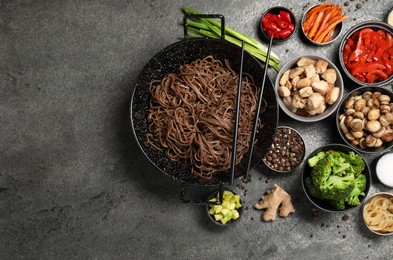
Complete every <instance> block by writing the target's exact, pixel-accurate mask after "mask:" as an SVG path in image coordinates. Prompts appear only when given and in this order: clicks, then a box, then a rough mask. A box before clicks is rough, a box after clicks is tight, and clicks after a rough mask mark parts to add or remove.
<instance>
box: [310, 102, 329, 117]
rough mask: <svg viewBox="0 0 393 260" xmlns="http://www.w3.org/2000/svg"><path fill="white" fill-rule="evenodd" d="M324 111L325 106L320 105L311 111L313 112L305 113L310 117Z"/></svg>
mask: <svg viewBox="0 0 393 260" xmlns="http://www.w3.org/2000/svg"><path fill="white" fill-rule="evenodd" d="M325 110H326V105H325V104H322V105H321V106H320V107H318V108H316V109H313V110H306V111H307V113H308V114H309V115H311V116H315V115H320V114H322V113H323V112H325Z"/></svg>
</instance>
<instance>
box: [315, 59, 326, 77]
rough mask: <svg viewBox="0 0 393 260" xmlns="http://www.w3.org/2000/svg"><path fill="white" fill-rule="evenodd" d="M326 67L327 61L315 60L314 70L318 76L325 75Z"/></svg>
mask: <svg viewBox="0 0 393 260" xmlns="http://www.w3.org/2000/svg"><path fill="white" fill-rule="evenodd" d="M328 66H329V63H327V61H324V60H317V63H316V64H315V70H316V72H317V73H318V74H322V73H325V71H326V70H327V67H328Z"/></svg>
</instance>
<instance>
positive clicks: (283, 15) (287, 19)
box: [279, 10, 292, 23]
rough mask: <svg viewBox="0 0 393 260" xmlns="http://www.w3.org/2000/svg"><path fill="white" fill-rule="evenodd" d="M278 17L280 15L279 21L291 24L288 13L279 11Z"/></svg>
mask: <svg viewBox="0 0 393 260" xmlns="http://www.w3.org/2000/svg"><path fill="white" fill-rule="evenodd" d="M279 15H280V17H281V19H282V20H283V21H285V22H287V23H292V21H291V15H290V14H289V13H288V12H286V11H282V10H280V14H279Z"/></svg>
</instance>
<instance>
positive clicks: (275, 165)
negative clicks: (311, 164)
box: [262, 126, 306, 173]
mask: <svg viewBox="0 0 393 260" xmlns="http://www.w3.org/2000/svg"><path fill="white" fill-rule="evenodd" d="M305 154H306V146H305V144H304V140H303V137H302V136H301V135H300V133H299V132H298V131H296V130H295V129H293V128H291V127H287V126H279V127H277V129H276V133H275V135H274V139H273V143H272V145H271V146H270V148H269V151H268V152H267V153H266V155H265V156H264V157H263V159H262V161H263V163H264V164H265V165H266V167H267V168H269V169H270V170H271V171H272V172H273V173H289V172H292V171H293V170H295V169H296V167H298V166H299V165H300V164H301V162H302V161H303V159H304V156H305Z"/></svg>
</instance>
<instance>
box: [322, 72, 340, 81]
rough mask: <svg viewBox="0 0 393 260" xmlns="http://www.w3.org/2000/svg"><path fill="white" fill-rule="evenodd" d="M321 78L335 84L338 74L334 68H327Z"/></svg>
mask: <svg viewBox="0 0 393 260" xmlns="http://www.w3.org/2000/svg"><path fill="white" fill-rule="evenodd" d="M321 78H323V79H324V80H326V81H327V83H329V84H334V83H335V82H336V80H337V74H336V71H335V70H334V69H327V70H326V71H325V72H324V73H323V74H322V75H321Z"/></svg>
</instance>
